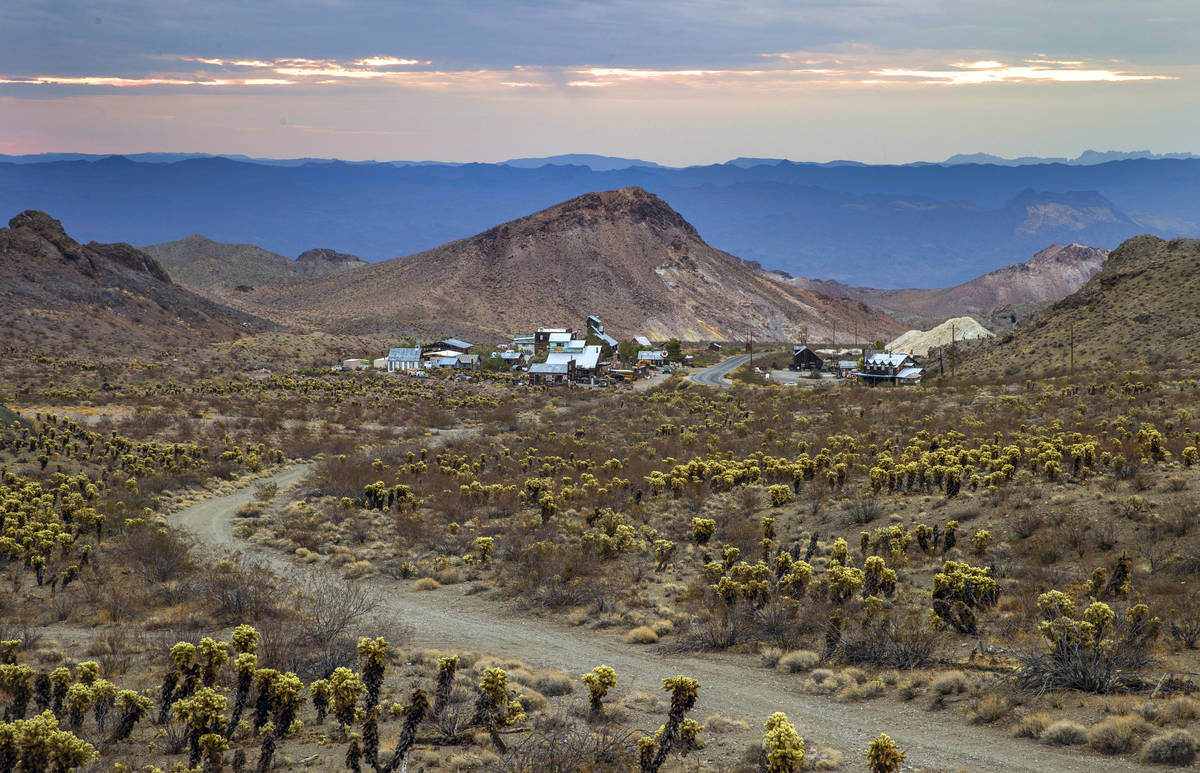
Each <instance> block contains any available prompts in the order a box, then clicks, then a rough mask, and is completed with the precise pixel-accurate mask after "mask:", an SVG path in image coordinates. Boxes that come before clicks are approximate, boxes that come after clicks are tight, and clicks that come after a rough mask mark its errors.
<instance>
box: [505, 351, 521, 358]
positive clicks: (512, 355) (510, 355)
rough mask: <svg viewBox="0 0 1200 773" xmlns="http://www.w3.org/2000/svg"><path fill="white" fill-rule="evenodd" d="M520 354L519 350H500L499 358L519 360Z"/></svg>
mask: <svg viewBox="0 0 1200 773" xmlns="http://www.w3.org/2000/svg"><path fill="white" fill-rule="evenodd" d="M521 356H522V355H521V353H520V352H500V359H502V360H519V359H521Z"/></svg>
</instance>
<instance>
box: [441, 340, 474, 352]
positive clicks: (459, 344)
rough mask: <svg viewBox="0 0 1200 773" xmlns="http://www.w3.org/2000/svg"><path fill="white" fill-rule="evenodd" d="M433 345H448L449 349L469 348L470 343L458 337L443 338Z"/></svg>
mask: <svg viewBox="0 0 1200 773" xmlns="http://www.w3.org/2000/svg"><path fill="white" fill-rule="evenodd" d="M434 346H448V347H450V348H451V349H470V348H471V345H470V344H469V343H467V342H466V341H463V340H460V339H458V338H443V339H442V340H441V341H438V342H437V343H436V344H434Z"/></svg>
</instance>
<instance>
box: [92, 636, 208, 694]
mask: <svg viewBox="0 0 1200 773" xmlns="http://www.w3.org/2000/svg"><path fill="white" fill-rule="evenodd" d="M197 651H198V652H199V653H200V657H201V658H203V659H204V665H203V666H202V667H201V672H200V680H201V681H202V682H203V683H204V686H205V687H212V686H213V684H214V683H215V682H216V681H217V672H218V671H220V670H221V667H222V666H224V665H225V664H226V663H228V662H229V644H228V643H226V642H219V641H216V640H215V639H210V638H209V637H207V636H206V637H204V638H203V639H201V640H200V646H199V647H197ZM81 665H82V664H81Z"/></svg>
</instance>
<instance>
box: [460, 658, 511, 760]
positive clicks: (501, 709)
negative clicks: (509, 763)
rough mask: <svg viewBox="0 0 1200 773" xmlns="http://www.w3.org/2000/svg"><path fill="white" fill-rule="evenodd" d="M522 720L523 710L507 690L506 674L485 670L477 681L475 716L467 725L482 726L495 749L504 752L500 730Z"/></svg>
mask: <svg viewBox="0 0 1200 773" xmlns="http://www.w3.org/2000/svg"><path fill="white" fill-rule="evenodd" d="M523 719H525V709H524V708H523V707H522V706H521V702H520V700H518V699H517V698H515V697H514V696H513V695H512V694H511V693H510V692H509V689H508V672H506V671H505V670H504V669H502V668H488V669H485V670H484V672H483V675H482V676H481V677H480V679H479V698H478V700H477V701H476V702H475V714H474V715H473V716H472V717H471V721H470V722H469V723H468V724H471V725H482V726H483V727H484V728H485V729H486V730H487V731H488V734H489V735H491V738H492V743H494V744H495V745H496V748H497V749H499V750H500V751H505V750H506V749H507V747H506V745H505V743H504V739H503V738H502V737H501V736H500V728H501V727H506V726H508V725H514V724H516V723H517V722H520V721H522V720H523Z"/></svg>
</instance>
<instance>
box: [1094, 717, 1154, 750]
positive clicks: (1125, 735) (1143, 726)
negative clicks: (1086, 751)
mask: <svg viewBox="0 0 1200 773" xmlns="http://www.w3.org/2000/svg"><path fill="white" fill-rule="evenodd" d="M1149 729H1150V726H1149V725H1148V724H1147V723H1146V721H1145V720H1144V719H1142V718H1141V717H1138V716H1135V715H1132V714H1126V715H1124V716H1120V717H1109V718H1108V719H1105V720H1102V721H1100V722H1098V723H1096V724H1095V725H1093V726H1092V727H1091V729H1089V730H1088V734H1087V739H1088V746H1090V747H1091V748H1092V750H1093V751H1097V752H1100V753H1101V754H1109V755H1113V754H1126V753H1128V752H1133V751H1137V750H1138V749H1139V748H1140V747H1141V745H1142V740H1143V736H1145V735H1147V734H1148V732H1149Z"/></svg>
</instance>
